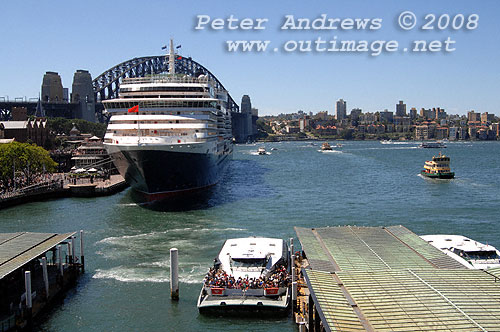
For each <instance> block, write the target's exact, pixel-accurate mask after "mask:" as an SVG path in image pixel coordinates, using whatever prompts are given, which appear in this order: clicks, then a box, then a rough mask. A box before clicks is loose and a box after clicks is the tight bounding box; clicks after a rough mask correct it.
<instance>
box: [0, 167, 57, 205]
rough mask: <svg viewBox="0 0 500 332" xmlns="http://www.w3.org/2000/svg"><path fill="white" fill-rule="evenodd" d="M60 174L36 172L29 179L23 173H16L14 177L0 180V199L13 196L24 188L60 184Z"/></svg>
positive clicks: (24, 189) (34, 188)
mask: <svg viewBox="0 0 500 332" xmlns="http://www.w3.org/2000/svg"><path fill="white" fill-rule="evenodd" d="M60 181H61V176H60V175H57V174H52V173H46V174H38V175H35V176H33V177H31V178H30V179H28V178H27V177H26V176H24V175H18V176H16V178H15V179H9V180H8V181H0V199H2V198H9V197H13V196H16V195H19V194H22V193H25V192H26V190H31V189H33V190H36V189H37V187H39V186H52V185H60Z"/></svg>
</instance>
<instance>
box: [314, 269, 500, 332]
mask: <svg viewBox="0 0 500 332" xmlns="http://www.w3.org/2000/svg"><path fill="white" fill-rule="evenodd" d="M305 271H306V273H305V277H306V281H307V284H308V287H309V290H310V291H311V294H312V296H313V298H314V301H315V303H316V305H317V309H318V312H319V314H320V316H321V318H322V321H323V322H324V323H326V325H327V326H326V330H327V331H429V332H430V331H450V332H451V331H455V332H456V331H464V332H465V331H467V332H470V331H496V330H498V326H500V282H499V280H498V278H497V277H495V276H493V275H490V274H488V273H487V272H485V271H481V270H468V269H461V270H450V269H433V268H431V269H416V270H413V269H404V270H386V271H339V272H335V273H329V272H322V271H314V270H305ZM346 294H347V295H346Z"/></svg>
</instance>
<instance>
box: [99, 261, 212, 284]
mask: <svg viewBox="0 0 500 332" xmlns="http://www.w3.org/2000/svg"><path fill="white" fill-rule="evenodd" d="M207 269H208V268H207V267H202V266H201V264H195V265H193V264H184V265H183V264H180V265H179V282H181V283H185V284H199V283H200V282H201V281H202V280H203V277H204V275H205V273H206V271H207ZM92 278H93V279H109V280H116V281H120V282H149V283H163V282H169V281H170V270H169V262H168V261H166V262H152V263H141V264H139V265H138V266H136V267H126V266H117V267H113V268H110V269H97V270H96V272H95V273H94V275H93V276H92Z"/></svg>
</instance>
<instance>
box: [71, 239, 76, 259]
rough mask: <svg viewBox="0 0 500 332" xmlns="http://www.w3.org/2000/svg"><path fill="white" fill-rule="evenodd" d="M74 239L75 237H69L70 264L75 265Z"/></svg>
mask: <svg viewBox="0 0 500 332" xmlns="http://www.w3.org/2000/svg"><path fill="white" fill-rule="evenodd" d="M75 239H76V237H74V236H72V237H71V258H72V259H71V262H72V263H76V256H75V247H76V246H75Z"/></svg>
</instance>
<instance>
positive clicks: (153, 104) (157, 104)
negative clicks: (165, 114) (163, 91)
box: [105, 100, 220, 109]
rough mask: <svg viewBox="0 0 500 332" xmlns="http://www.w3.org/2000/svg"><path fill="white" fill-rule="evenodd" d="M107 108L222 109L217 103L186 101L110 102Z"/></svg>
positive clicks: (107, 103)
mask: <svg viewBox="0 0 500 332" xmlns="http://www.w3.org/2000/svg"><path fill="white" fill-rule="evenodd" d="M105 105H106V108H108V109H115V108H127V109H128V108H132V107H134V106H137V105H139V109H141V108H166V107H179V108H217V109H220V105H217V102H215V101H184V100H168V101H167V100H155V101H139V102H137V101H135V102H118V101H109V102H106V103H105Z"/></svg>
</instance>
